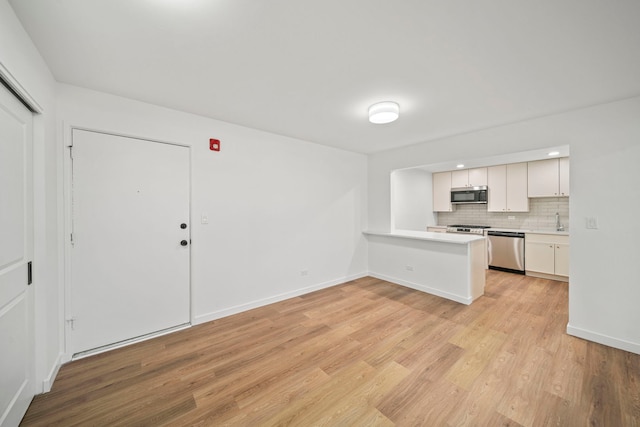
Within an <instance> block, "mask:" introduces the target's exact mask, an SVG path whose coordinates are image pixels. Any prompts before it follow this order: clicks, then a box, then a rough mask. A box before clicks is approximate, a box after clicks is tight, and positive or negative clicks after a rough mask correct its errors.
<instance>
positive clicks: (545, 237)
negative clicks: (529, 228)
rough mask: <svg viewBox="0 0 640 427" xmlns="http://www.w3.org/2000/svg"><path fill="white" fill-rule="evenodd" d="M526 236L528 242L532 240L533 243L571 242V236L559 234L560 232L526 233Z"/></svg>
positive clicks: (566, 243)
mask: <svg viewBox="0 0 640 427" xmlns="http://www.w3.org/2000/svg"><path fill="white" fill-rule="evenodd" d="M525 238H526V240H527V242H532V243H558V244H563V245H568V244H569V236H565V235H558V234H537V233H536V234H533V233H526V234H525Z"/></svg>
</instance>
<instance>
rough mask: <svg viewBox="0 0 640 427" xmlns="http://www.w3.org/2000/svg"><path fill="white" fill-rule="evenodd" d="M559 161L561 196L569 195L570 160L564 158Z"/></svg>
mask: <svg viewBox="0 0 640 427" xmlns="http://www.w3.org/2000/svg"><path fill="white" fill-rule="evenodd" d="M558 161H559V165H558V166H559V169H560V170H559V174H560V196H568V195H569V158H568V157H563V158H561V159H558Z"/></svg>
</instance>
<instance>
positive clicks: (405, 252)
mask: <svg viewBox="0 0 640 427" xmlns="http://www.w3.org/2000/svg"><path fill="white" fill-rule="evenodd" d="M364 234H365V235H366V236H367V240H368V241H369V274H370V275H371V276H372V277H376V278H378V279H382V280H386V281H389V282H392V283H396V284H399V285H402V286H406V287H409V288H412V289H417V290H420V291H423V292H427V293H429V294H433V295H437V296H440V297H443V298H447V299H450V300H452V301H456V302H459V303H462V304H467V305H469V304H471V303H472V302H473V301H474V300H475V299H477V298H478V297H480V296H481V295H483V294H484V285H485V250H486V249H485V242H484V240H485V238H484V237H481V236H470V235H463V234H447V233H434V232H428V231H424V232H423V231H404V230H402V231H393V232H376V231H365V232H364Z"/></svg>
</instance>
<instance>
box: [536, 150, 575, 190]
mask: <svg viewBox="0 0 640 427" xmlns="http://www.w3.org/2000/svg"><path fill="white" fill-rule="evenodd" d="M528 188H529V190H528V193H529V197H559V196H569V158H568V157H563V158H561V159H548V160H538V161H536V162H529V185H528Z"/></svg>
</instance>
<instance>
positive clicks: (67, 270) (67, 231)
mask: <svg viewBox="0 0 640 427" xmlns="http://www.w3.org/2000/svg"><path fill="white" fill-rule="evenodd" d="M62 129H63V138H62V139H63V144H64V147H63V170H64V185H63V193H64V194H63V197H64V313H63V316H64V317H63V318H62V319H61V321H62V323H63V324H64V325H63V330H64V354H63V357H62V362H63V363H65V362H69V361H71V360H73V359H74V357H73V356H74V355H73V353H72V350H71V349H72V348H74V347H73V345H72V343H71V340H72V339H73V338H72V337H73V334H71V333H70V328H71V321H72V319H71V316H72V313H71V307H72V305H71V285H72V284H71V262H72V253H73V252H72V242H71V235H72V233H73V159H72V158H71V147H72V144H73V136H72V135H73V130H74V129H76V130H83V131H88V132H97V133H102V134H107V135H113V136H118V137H125V138H134V139H141V140H144V141H149V142H153V143H158V144H169V145H176V146H179V147H186V148H188V149H189V223H190V224H193V213H192V212H193V179H192V175H193V152H192V149H191V145H189V144H181V143H177V142H173V141H163V140H158V139H154V138H148V137H144V136H139V135H133V134H127V133H121V132H115V131H113V130H105V129H100V128H96V127H87V126H81V125H70V124H67V123H65V122H64V121H63V122H62ZM192 239H193V235H192ZM189 246H190V247H191V245H189ZM191 260H192V257H190V261H189V325H187V326H182V327H177V328H175V329H171V330H169V331H161V332H158V333H156V334H149V335H146V336H144V337H140V338H136V339H132V340H128V341H124V342H123V343H119V344H116V345H113V346H107V347H103V348H102V349H99V350H97V351H95V352H90V353H88V354H86V356H89V355H93V354H97V353H100V352H104V351H108V350H113V349H115V348H119V347H123V346H126V345H129V344H132V343H134V342H140V341H145V340H148V339H151V338H154V337H157V336H161V335H164V334H167V333H171V332H174V331H176V330H179V329H184V328H188V327H190V326H191V325H193V324H194V313H193V307H194V302H193V281H192V280H191V278H192V261H191ZM81 357H84V356H81ZM77 358H80V357H76V359H77Z"/></svg>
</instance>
